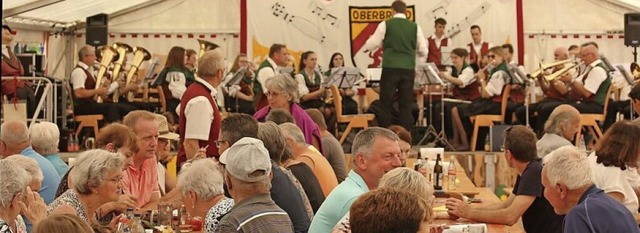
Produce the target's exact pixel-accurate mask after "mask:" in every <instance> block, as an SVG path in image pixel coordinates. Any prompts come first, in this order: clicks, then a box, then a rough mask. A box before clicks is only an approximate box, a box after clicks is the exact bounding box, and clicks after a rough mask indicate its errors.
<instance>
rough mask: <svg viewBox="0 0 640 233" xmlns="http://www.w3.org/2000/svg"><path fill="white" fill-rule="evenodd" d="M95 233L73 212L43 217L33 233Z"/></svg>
mask: <svg viewBox="0 0 640 233" xmlns="http://www.w3.org/2000/svg"><path fill="white" fill-rule="evenodd" d="M68 232H74V233H93V229H91V227H90V226H89V224H87V223H86V222H85V221H83V220H82V219H80V218H79V217H78V216H77V215H73V214H52V215H49V216H48V217H46V218H44V219H42V221H40V223H38V225H36V226H35V227H34V228H33V231H32V233H68Z"/></svg>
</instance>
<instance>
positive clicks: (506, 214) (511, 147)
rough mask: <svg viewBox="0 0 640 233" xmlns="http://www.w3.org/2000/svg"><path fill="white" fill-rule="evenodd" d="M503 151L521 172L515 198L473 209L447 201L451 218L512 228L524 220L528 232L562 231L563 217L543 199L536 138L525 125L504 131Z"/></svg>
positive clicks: (512, 196)
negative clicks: (504, 225)
mask: <svg viewBox="0 0 640 233" xmlns="http://www.w3.org/2000/svg"><path fill="white" fill-rule="evenodd" d="M504 138H505V139H504V151H505V155H506V157H507V163H508V164H509V166H510V167H513V168H515V169H516V171H517V172H518V178H517V179H516V183H515V185H514V186H513V195H510V196H509V199H507V201H505V202H499V203H492V204H487V205H483V206H471V205H469V204H467V203H466V202H463V201H461V200H458V199H455V198H449V199H447V203H446V206H447V208H448V209H449V211H448V213H449V215H453V216H458V217H462V218H467V219H471V220H473V221H477V222H484V223H498V224H506V225H513V224H516V222H518V220H519V219H520V217H522V225H523V226H524V230H525V231H526V232H562V218H563V217H562V216H558V215H556V214H555V213H554V212H553V207H552V206H551V205H550V204H549V202H548V201H547V199H545V198H544V196H543V191H544V189H543V187H542V184H541V183H540V171H541V170H542V163H541V162H540V161H539V160H538V159H537V158H536V157H537V156H536V148H535V142H536V135H535V133H533V131H532V130H531V129H529V128H527V127H525V126H521V125H518V126H513V127H511V128H509V129H507V130H506V131H505V134H504Z"/></svg>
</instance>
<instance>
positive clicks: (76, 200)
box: [47, 189, 91, 222]
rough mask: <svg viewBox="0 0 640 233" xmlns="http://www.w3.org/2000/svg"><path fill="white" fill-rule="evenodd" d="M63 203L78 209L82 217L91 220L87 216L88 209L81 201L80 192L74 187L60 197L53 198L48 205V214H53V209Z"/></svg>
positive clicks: (77, 211)
mask: <svg viewBox="0 0 640 233" xmlns="http://www.w3.org/2000/svg"><path fill="white" fill-rule="evenodd" d="M62 205H68V206H71V208H73V209H75V210H76V213H77V215H78V217H80V219H82V220H83V221H85V222H91V221H89V220H88V219H89V218H88V217H87V210H86V209H85V207H84V206H83V205H82V203H81V202H80V197H79V196H78V193H76V191H75V190H74V189H68V190H67V191H65V192H64V193H62V195H60V196H59V197H58V198H56V199H55V200H53V202H51V203H50V204H49V205H48V206H47V215H49V214H51V212H52V211H53V210H55V209H56V208H58V207H60V206H62Z"/></svg>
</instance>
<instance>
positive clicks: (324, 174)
mask: <svg viewBox="0 0 640 233" xmlns="http://www.w3.org/2000/svg"><path fill="white" fill-rule="evenodd" d="M279 127H280V129H281V130H282V134H283V136H284V138H285V139H286V141H287V144H288V145H289V148H291V152H292V153H293V159H294V160H297V161H300V162H303V163H305V164H307V166H309V167H310V168H311V170H312V171H313V174H315V176H316V177H317V178H318V182H320V186H321V187H322V192H323V193H324V196H329V193H331V191H332V190H333V189H334V188H335V187H336V186H337V185H338V179H337V178H336V174H335V173H334V172H333V169H332V168H331V165H330V164H329V161H327V159H326V158H325V157H323V156H322V154H320V153H318V152H317V151H315V150H311V149H309V146H308V145H307V143H306V142H305V141H304V135H302V131H301V130H300V128H298V126H296V125H295V124H293V123H283V124H281V125H279Z"/></svg>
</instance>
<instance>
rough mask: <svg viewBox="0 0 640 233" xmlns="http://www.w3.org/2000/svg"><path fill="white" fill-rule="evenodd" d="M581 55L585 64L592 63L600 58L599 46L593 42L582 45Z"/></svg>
mask: <svg viewBox="0 0 640 233" xmlns="http://www.w3.org/2000/svg"><path fill="white" fill-rule="evenodd" d="M580 56H582V60H583V61H584V62H585V64H591V63H592V62H594V61H596V60H598V59H599V58H600V55H599V52H598V47H596V46H595V45H593V44H587V45H585V46H584V47H582V50H581V51H580Z"/></svg>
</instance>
